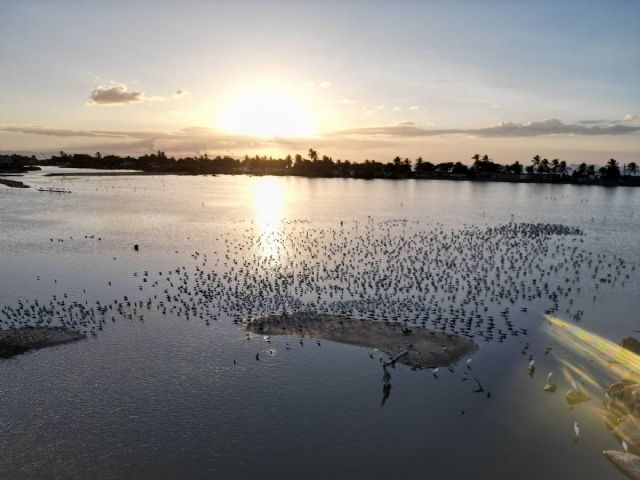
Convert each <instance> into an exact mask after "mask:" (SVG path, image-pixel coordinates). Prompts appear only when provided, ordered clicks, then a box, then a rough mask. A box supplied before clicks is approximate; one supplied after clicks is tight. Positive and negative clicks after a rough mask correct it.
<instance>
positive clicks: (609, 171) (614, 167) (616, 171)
mask: <svg viewBox="0 0 640 480" xmlns="http://www.w3.org/2000/svg"><path fill="white" fill-rule="evenodd" d="M603 168H604V173H605V175H606V176H607V178H618V177H619V176H620V167H618V162H617V161H616V159H615V158H610V159H609V161H608V162H607V163H605V165H604V167H603Z"/></svg>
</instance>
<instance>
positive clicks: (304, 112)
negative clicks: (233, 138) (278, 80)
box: [218, 90, 314, 138]
mask: <svg viewBox="0 0 640 480" xmlns="http://www.w3.org/2000/svg"><path fill="white" fill-rule="evenodd" d="M218 124H219V127H220V128H221V129H222V130H224V131H227V132H230V133H238V134H242V135H254V136H257V137H262V138H274V137H309V136H312V135H313V133H314V127H313V121H312V118H311V115H310V113H309V111H308V109H307V108H306V107H305V106H304V105H303V103H302V102H300V101H299V100H298V99H297V98H295V97H293V96H291V95H288V94H286V93H284V92H279V91H270V90H267V91H256V92H252V93H249V94H247V95H245V96H243V97H241V98H239V99H237V100H236V101H234V102H232V103H231V104H230V105H229V107H228V108H227V109H226V110H224V111H223V112H222V114H221V115H220V117H219V121H218Z"/></svg>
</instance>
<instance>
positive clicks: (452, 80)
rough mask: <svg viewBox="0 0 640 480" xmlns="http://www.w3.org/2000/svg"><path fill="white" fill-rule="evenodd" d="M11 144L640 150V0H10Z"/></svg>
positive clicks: (26, 147) (459, 151)
mask: <svg viewBox="0 0 640 480" xmlns="http://www.w3.org/2000/svg"><path fill="white" fill-rule="evenodd" d="M0 32H2V34H1V35H2V42H0V65H2V68H1V69H0V151H3V152H14V151H16V152H35V153H38V154H48V153H50V152H57V151H59V150H64V151H67V152H90V153H94V152H96V151H100V152H101V153H103V154H107V153H118V154H141V153H148V152H151V151H155V150H163V151H165V152H167V153H168V154H172V155H196V154H203V153H208V154H209V155H215V154H220V155H225V154H226V155H233V156H237V157H241V156H244V155H245V154H256V153H258V154H265V155H274V156H277V155H285V154H295V153H298V152H299V153H305V152H306V151H307V150H308V149H309V148H311V147H313V148H315V149H316V150H318V152H319V153H320V155H324V154H326V155H329V156H331V157H334V158H342V159H350V160H352V161H362V160H364V159H367V158H368V159H376V160H381V161H388V160H390V159H392V158H393V157H395V156H396V155H399V156H401V157H409V158H412V159H413V158H416V157H418V156H421V157H422V158H423V159H425V160H428V161H432V162H442V161H462V162H465V163H470V162H471V160H470V157H471V156H472V155H473V154H474V153H480V154H487V155H489V157H491V158H492V159H494V160H495V161H497V162H500V163H511V162H513V161H516V160H518V161H520V162H522V163H528V162H529V160H530V158H531V157H532V156H533V155H535V154H540V155H542V156H543V157H548V158H550V159H551V158H559V159H562V160H566V161H567V162H568V163H570V164H571V163H578V162H582V161H585V162H587V163H603V162H605V161H606V160H608V159H609V158H612V157H613V158H616V159H617V160H618V161H619V162H620V163H628V162H631V161H635V162H638V161H640V119H639V118H638V115H640V87H639V85H640V2H638V1H634V0H628V1H615V0H608V1H602V2H596V1H588V0H580V1H575V2H573V1H557V0H556V1H545V0H539V1H535V2H531V1H522V2H519V1H491V0H487V1H483V2H478V1H464V0H458V1H455V2H448V1H442V2H439V1H395V2H391V1H386V2H381V1H366V2H357V1H344V0H343V1H326V0H325V1H323V2H311V1H308V2H307V1H284V0H282V1H278V2H271V1H268V0H263V1H259V2H251V1H239V0H237V1H234V2H214V1H208V2H205V1H188V0H185V1H181V2H177V1H176V2H170V1H148V2H144V1H135V0H134V1H127V2H125V1H110V2H99V3H98V2H86V1H63V0H56V1H54V0H49V1H29V0H26V1H13V0H0Z"/></svg>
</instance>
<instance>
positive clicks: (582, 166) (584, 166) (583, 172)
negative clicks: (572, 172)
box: [576, 162, 587, 177]
mask: <svg viewBox="0 0 640 480" xmlns="http://www.w3.org/2000/svg"><path fill="white" fill-rule="evenodd" d="M576 172H577V173H578V175H580V176H581V177H584V176H585V175H586V174H587V164H586V163H584V162H582V163H581V164H580V165H578V169H577V170H576Z"/></svg>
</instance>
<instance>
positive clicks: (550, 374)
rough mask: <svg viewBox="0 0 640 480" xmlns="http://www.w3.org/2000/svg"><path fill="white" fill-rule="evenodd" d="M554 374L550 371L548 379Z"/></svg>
mask: <svg viewBox="0 0 640 480" xmlns="http://www.w3.org/2000/svg"><path fill="white" fill-rule="evenodd" d="M552 376H553V372H549V374H548V375H547V380H549V379H550V378H551V377H552Z"/></svg>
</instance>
